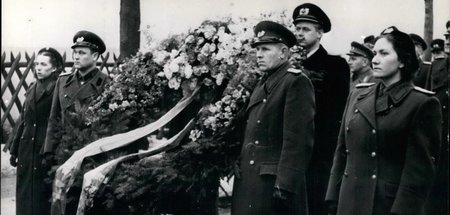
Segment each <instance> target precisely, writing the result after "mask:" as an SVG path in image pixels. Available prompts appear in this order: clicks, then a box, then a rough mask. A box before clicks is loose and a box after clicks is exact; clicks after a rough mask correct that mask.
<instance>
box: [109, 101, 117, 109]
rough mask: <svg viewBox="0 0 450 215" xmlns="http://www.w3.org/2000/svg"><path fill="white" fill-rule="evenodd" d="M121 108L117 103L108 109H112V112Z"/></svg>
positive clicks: (110, 105)
mask: <svg viewBox="0 0 450 215" xmlns="http://www.w3.org/2000/svg"><path fill="white" fill-rule="evenodd" d="M118 107H119V105H117V103H115V102H114V103H112V104H109V105H108V108H109V109H111V110H112V111H114V110H116V109H117V108H118Z"/></svg>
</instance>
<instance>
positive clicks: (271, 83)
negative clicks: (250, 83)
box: [265, 62, 290, 94]
mask: <svg viewBox="0 0 450 215" xmlns="http://www.w3.org/2000/svg"><path fill="white" fill-rule="evenodd" d="M288 68H290V64H289V63H288V62H286V63H285V64H283V65H281V67H280V68H279V69H278V70H277V71H276V72H275V73H274V74H272V75H271V76H269V78H267V80H266V84H265V86H266V90H267V93H268V94H270V93H271V92H272V90H273V89H274V88H275V87H276V86H277V85H278V83H280V80H281V79H282V78H283V77H284V76H285V75H286V74H287V69H288Z"/></svg>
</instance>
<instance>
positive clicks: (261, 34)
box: [257, 31, 266, 37]
mask: <svg viewBox="0 0 450 215" xmlns="http://www.w3.org/2000/svg"><path fill="white" fill-rule="evenodd" d="M264 34H266V32H265V31H260V32H258V35H257V37H262V36H264Z"/></svg>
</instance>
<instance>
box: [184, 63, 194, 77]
mask: <svg viewBox="0 0 450 215" xmlns="http://www.w3.org/2000/svg"><path fill="white" fill-rule="evenodd" d="M192 72H193V70H192V66H191V65H189V64H186V65H185V66H184V77H185V78H187V79H190V78H191V77H192Z"/></svg>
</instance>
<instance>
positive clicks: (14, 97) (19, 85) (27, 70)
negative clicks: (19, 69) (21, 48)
mask: <svg viewBox="0 0 450 215" xmlns="http://www.w3.org/2000/svg"><path fill="white" fill-rule="evenodd" d="M19 54H20V53H19ZM19 56H20V55H19ZM34 57H35V56H34V54H33V56H32V57H31V61H30V63H29V64H28V66H27V68H26V69H25V71H24V75H23V77H22V78H21V79H20V82H19V84H18V86H17V87H16V90H15V92H14V95H13V96H12V98H11V100H15V99H16V97H17V96H18V95H19V91H20V90H19V89H20V87H21V86H22V84H23V82H24V81H25V78H26V77H27V75H28V72H30V70H31V66H32V65H33V64H32V63H33V61H34ZM18 59H19V60H20V58H18ZM13 104H14V102H10V103H9V105H8V107H7V108H6V110H5V113H8V114H7V115H9V112H10V111H11V108H12V106H13ZM5 120H6V114H5V115H4V116H2V120H1V124H2V125H3V123H5Z"/></svg>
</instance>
